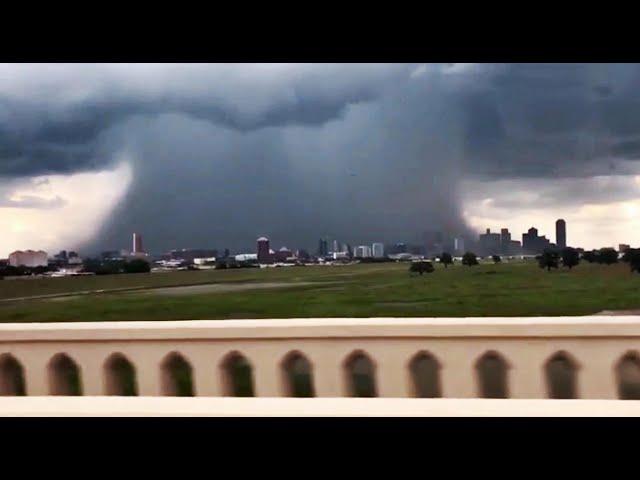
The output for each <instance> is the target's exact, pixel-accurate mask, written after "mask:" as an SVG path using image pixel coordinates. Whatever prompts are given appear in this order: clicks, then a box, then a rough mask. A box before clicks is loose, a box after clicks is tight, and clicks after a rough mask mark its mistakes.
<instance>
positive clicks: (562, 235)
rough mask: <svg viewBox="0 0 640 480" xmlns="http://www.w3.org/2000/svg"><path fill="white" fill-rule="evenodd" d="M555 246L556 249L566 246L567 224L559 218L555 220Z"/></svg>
mask: <svg viewBox="0 0 640 480" xmlns="http://www.w3.org/2000/svg"><path fill="white" fill-rule="evenodd" d="M556 245H557V246H558V248H565V247H566V246H567V223H566V222H565V221H564V220H563V219H561V218H560V219H558V220H556Z"/></svg>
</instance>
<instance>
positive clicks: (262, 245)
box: [258, 237, 272, 263]
mask: <svg viewBox="0 0 640 480" xmlns="http://www.w3.org/2000/svg"><path fill="white" fill-rule="evenodd" d="M258 263H272V259H271V254H270V253H269V239H268V238H267V237H260V238H258Z"/></svg>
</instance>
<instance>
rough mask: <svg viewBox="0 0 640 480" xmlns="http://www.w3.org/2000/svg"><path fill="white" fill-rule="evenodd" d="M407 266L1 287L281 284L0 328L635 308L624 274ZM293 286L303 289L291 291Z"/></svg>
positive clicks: (11, 308) (27, 305)
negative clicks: (417, 271)
mask: <svg viewBox="0 0 640 480" xmlns="http://www.w3.org/2000/svg"><path fill="white" fill-rule="evenodd" d="M408 268H409V267H408V265H407V264H397V263H389V264H367V265H365V264H361V265H353V266H343V267H300V268H297V267H291V268H278V269H246V270H226V271H224V270H223V271H215V270H214V271H200V272H174V273H162V274H155V273H154V274H130V275H116V276H103V277H75V278H54V279H39V280H10V281H8V280H5V281H0V299H8V298H15V297H23V296H30V295H43V294H52V293H58V294H60V293H72V292H75V291H85V290H96V289H104V290H108V289H113V288H123V287H139V286H143V287H147V288H152V287H166V286H174V285H192V284H204V283H234V282H240V283H246V282H251V283H262V282H286V283H287V284H288V286H286V287H284V288H277V289H268V290H243V291H235V292H218V293H201V294H193V295H192V294H189V295H182V296H170V295H164V296H161V295H149V294H148V293H147V294H143V293H140V292H137V293H136V292H129V293H122V292H118V293H102V294H92V295H83V296H81V297H74V298H70V299H64V300H62V299H59V300H56V301H53V300H21V301H9V302H0V321H4V322H31V321H100V320H171V319H174V320H180V319H224V318H288V317H379V316H400V317H421V316H442V317H451V316H537V315H586V314H593V313H597V312H599V311H602V310H616V309H633V308H640V275H637V274H631V273H630V272H629V269H628V266H627V265H625V264H619V265H613V266H603V265H591V264H584V263H583V264H581V265H579V266H578V267H576V268H574V269H573V270H572V271H569V270H562V269H560V270H554V271H551V272H546V271H544V270H541V269H540V268H538V267H537V265H535V264H532V263H518V264H506V263H504V264H499V265H493V264H484V265H479V266H476V267H463V266H461V265H455V266H453V267H449V268H448V269H445V268H444V267H442V266H440V265H436V271H435V272H434V273H431V274H425V275H424V276H422V277H421V276H414V275H410V274H409V273H408ZM300 282H312V283H311V284H306V285H298V284H299V283H300Z"/></svg>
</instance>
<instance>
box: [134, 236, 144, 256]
mask: <svg viewBox="0 0 640 480" xmlns="http://www.w3.org/2000/svg"><path fill="white" fill-rule="evenodd" d="M132 253H144V248H142V235H140V234H139V233H134V234H133V252H132Z"/></svg>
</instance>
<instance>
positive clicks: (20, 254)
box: [9, 250, 48, 268]
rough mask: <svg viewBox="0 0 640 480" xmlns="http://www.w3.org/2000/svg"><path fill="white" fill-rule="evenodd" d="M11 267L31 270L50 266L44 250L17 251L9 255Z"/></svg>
mask: <svg viewBox="0 0 640 480" xmlns="http://www.w3.org/2000/svg"><path fill="white" fill-rule="evenodd" d="M9 265H11V266H13V267H30V268H35V267H46V266H47V265H48V255H47V252H45V251H43V250H37V251H36V250H25V251H22V250H16V251H15V252H11V254H10V255H9Z"/></svg>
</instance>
